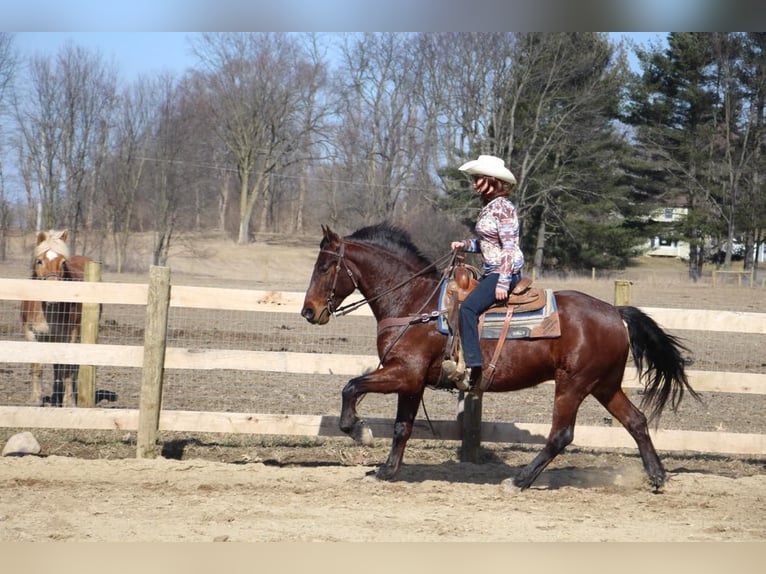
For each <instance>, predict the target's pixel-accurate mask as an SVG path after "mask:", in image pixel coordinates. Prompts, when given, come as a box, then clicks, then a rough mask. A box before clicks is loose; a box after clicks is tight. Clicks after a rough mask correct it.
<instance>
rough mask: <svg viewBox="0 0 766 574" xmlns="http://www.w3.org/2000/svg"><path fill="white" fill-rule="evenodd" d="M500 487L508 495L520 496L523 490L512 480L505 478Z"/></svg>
mask: <svg viewBox="0 0 766 574" xmlns="http://www.w3.org/2000/svg"><path fill="white" fill-rule="evenodd" d="M500 486H502V487H503V490H504V491H505V492H507V493H508V494H520V493H521V492H522V491H523V490H524V489H523V488H521V487H520V486H519V485H517V484H516V483H515V482H513V479H512V478H506V479H505V480H504V481H502V482H501V483H500Z"/></svg>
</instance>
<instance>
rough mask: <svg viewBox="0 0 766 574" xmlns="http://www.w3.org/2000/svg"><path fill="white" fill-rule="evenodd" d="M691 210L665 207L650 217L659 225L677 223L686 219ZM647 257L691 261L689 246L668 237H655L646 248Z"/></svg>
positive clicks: (684, 242)
mask: <svg viewBox="0 0 766 574" xmlns="http://www.w3.org/2000/svg"><path fill="white" fill-rule="evenodd" d="M688 212H689V210H688V209H687V208H686V207H664V208H662V209H658V210H656V211H655V212H653V213H652V214H651V215H650V216H649V220H650V221H656V222H659V223H675V222H677V221H680V220H681V219H683V218H684V217H686V215H687V213H688ZM646 255H652V256H655V257H678V258H679V259H684V260H686V259H689V244H688V243H687V242H686V241H678V240H677V239H671V238H669V237H667V236H662V235H658V236H656V237H653V238H652V239H651V240H650V241H649V242H648V243H647V246H646Z"/></svg>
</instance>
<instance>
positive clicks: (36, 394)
mask: <svg viewBox="0 0 766 574" xmlns="http://www.w3.org/2000/svg"><path fill="white" fill-rule="evenodd" d="M31 376H32V393H31V395H30V398H29V402H30V404H32V405H34V406H36V407H39V406H42V404H43V366H42V364H40V363H32V368H31Z"/></svg>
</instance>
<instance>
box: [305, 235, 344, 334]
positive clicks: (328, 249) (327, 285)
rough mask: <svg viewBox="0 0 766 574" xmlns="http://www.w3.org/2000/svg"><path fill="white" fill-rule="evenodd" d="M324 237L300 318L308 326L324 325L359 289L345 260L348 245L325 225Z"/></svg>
mask: <svg viewBox="0 0 766 574" xmlns="http://www.w3.org/2000/svg"><path fill="white" fill-rule="evenodd" d="M322 232H323V233H324V237H323V238H322V241H321V242H320V244H319V255H318V256H317V260H316V263H315V264H314V272H313V273H312V274H311V283H310V284H309V287H308V289H307V291H306V298H305V299H304V300H303V311H301V315H302V316H303V318H304V319H306V320H307V321H308V322H309V323H314V324H319V325H324V324H325V323H327V322H328V321H329V320H330V317H331V315H332V313H333V312H334V311H335V310H336V309H337V308H338V306H339V305H340V304H341V303H342V302H343V300H344V299H345V298H346V297H348V296H349V295H351V293H353V292H354V289H356V282H355V280H354V276H353V275H352V273H351V270H350V269H349V267H348V262H347V260H346V253H345V249H346V244H345V243H344V241H343V239H341V237H340V236H339V235H338V234H336V233H334V232H333V231H331V230H330V228H329V227H326V226H324V225H323V226H322Z"/></svg>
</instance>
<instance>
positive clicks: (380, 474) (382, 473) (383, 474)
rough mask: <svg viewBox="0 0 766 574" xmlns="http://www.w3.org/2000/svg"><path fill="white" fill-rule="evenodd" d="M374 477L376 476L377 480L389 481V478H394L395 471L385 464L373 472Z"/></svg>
mask: <svg viewBox="0 0 766 574" xmlns="http://www.w3.org/2000/svg"><path fill="white" fill-rule="evenodd" d="M375 478H377V479H378V480H386V481H391V480H394V478H396V472H394V471H393V470H391V469H390V468H389V467H387V466H381V467H380V468H379V469H378V470H377V471H376V472H375Z"/></svg>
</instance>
